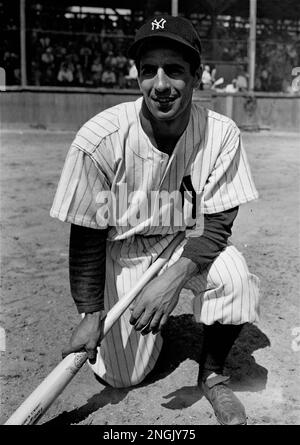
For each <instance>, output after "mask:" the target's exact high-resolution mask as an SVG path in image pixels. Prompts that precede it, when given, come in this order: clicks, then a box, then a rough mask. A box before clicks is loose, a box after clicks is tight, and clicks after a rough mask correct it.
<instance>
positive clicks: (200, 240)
mask: <svg viewBox="0 0 300 445" xmlns="http://www.w3.org/2000/svg"><path fill="white" fill-rule="evenodd" d="M237 213H238V207H234V208H233V209H229V210H226V211H224V212H220V213H213V214H209V215H208V214H206V215H204V230H203V233H202V235H200V236H199V237H191V238H189V239H188V241H187V243H186V245H185V247H184V250H183V253H182V255H181V256H182V257H185V258H189V259H190V260H192V261H193V262H194V263H195V264H197V265H198V267H199V270H200V271H202V270H203V269H205V268H206V267H208V266H209V265H210V264H211V263H212V262H213V261H214V260H215V259H216V258H217V256H218V255H219V254H220V252H221V251H222V250H223V249H225V247H226V246H227V241H228V238H229V237H230V236H231V228H232V225H233V222H234V220H235V218H236V216H237Z"/></svg>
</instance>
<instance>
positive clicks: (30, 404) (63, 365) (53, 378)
mask: <svg viewBox="0 0 300 445" xmlns="http://www.w3.org/2000/svg"><path fill="white" fill-rule="evenodd" d="M86 360H87V354H86V352H77V353H72V354H69V355H68V356H67V357H65V358H64V359H63V360H62V361H61V362H60V363H59V364H58V365H57V366H56V367H55V368H54V369H53V371H52V372H51V373H50V374H49V375H48V376H47V377H46V378H45V379H44V380H43V381H42V383H41V384H40V385H39V386H38V387H37V388H36V389H35V390H34V391H33V392H32V393H31V394H30V396H29V397H27V399H26V400H25V401H24V402H23V403H22V405H20V406H19V408H18V409H17V410H16V411H15V412H14V413H13V414H12V416H11V417H10V418H9V419H8V420H7V422H6V423H5V425H31V424H34V423H36V422H37V421H38V419H39V418H40V417H41V416H42V415H43V414H44V413H45V412H46V410H47V409H48V408H49V406H50V405H51V404H52V402H53V401H54V400H55V399H56V398H57V397H58V395H59V394H60V393H61V392H62V391H63V390H64V388H65V387H66V386H67V384H68V383H69V382H70V381H71V380H72V378H73V377H74V376H75V375H76V374H77V372H78V371H79V369H80V368H81V367H82V365H83V364H84V363H85V361H86Z"/></svg>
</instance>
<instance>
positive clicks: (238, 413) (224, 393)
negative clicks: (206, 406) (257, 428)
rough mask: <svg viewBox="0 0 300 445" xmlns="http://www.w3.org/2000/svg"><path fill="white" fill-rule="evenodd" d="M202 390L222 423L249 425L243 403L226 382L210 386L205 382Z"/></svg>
mask: <svg viewBox="0 0 300 445" xmlns="http://www.w3.org/2000/svg"><path fill="white" fill-rule="evenodd" d="M202 390H203V393H204V395H205V397H206V398H207V400H208V401H209V403H210V404H211V406H212V407H213V409H214V412H215V416H216V418H217V420H218V422H219V423H220V424H221V425H247V416H246V412H245V408H244V406H243V404H242V403H241V401H240V400H239V399H238V398H237V397H236V395H235V394H234V393H233V391H232V390H231V389H230V388H228V386H227V385H226V384H224V383H218V384H216V385H214V386H212V387H211V388H209V386H208V385H207V384H206V383H204V382H203V383H202Z"/></svg>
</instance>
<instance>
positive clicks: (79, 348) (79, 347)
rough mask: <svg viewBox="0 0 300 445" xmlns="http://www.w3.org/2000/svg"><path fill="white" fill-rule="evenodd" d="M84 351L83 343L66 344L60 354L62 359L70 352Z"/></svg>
mask: <svg viewBox="0 0 300 445" xmlns="http://www.w3.org/2000/svg"><path fill="white" fill-rule="evenodd" d="M84 351H85V349H84V345H77V346H70V345H68V346H66V347H65V348H64V349H63V350H62V352H61V355H62V358H63V359H64V358H65V357H66V356H67V355H69V354H71V353H72V352H84Z"/></svg>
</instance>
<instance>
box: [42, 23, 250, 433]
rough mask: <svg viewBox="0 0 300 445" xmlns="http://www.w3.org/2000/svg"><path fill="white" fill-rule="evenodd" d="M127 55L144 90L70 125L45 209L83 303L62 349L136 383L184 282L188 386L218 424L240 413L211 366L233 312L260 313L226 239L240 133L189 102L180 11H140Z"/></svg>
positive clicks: (217, 360) (217, 361)
mask: <svg viewBox="0 0 300 445" xmlns="http://www.w3.org/2000/svg"><path fill="white" fill-rule="evenodd" d="M129 56H130V57H131V58H132V59H134V60H135V63H136V66H137V70H138V82H139V86H140V89H141V92H142V97H140V98H138V99H137V100H136V101H134V102H128V103H122V104H120V105H117V106H114V107H112V108H109V109H107V110H105V111H103V112H101V113H99V114H98V115H96V116H94V117H93V118H92V119H90V120H89V121H88V122H87V123H86V124H85V125H83V127H82V128H81V129H80V130H79V131H78V133H77V134H76V137H75V139H74V141H73V143H72V145H71V147H70V150H69V152H68V155H67V158H66V161H65V165H64V168H63V171H62V174H61V178H60V182H59V185H58V189H57V192H56V195H55V199H54V202H53V206H52V209H51V216H53V217H56V218H58V219H60V220H61V221H66V222H69V223H70V224H71V234H70V284H71V293H72V296H73V299H74V301H75V303H76V306H77V309H78V311H79V313H80V314H81V315H82V319H81V321H80V322H79V324H78V326H77V327H76V328H75V330H74V332H73V334H72V337H71V339H70V342H69V344H68V346H67V347H66V348H65V350H64V355H66V354H68V353H70V352H75V351H80V350H86V351H87V354H88V357H89V362H90V366H91V367H92V369H93V371H94V372H95V373H96V374H97V375H98V376H99V377H100V378H101V379H102V380H103V381H105V382H106V383H107V384H109V385H111V386H113V387H116V388H122V387H128V386H131V385H136V384H138V383H140V382H141V381H142V380H143V379H144V378H145V376H146V375H147V374H148V373H149V372H150V371H151V370H152V369H153V367H154V365H155V363H156V361H157V358H158V356H159V353H160V351H161V347H162V337H161V334H160V331H161V329H162V327H163V326H164V324H165V323H166V321H167V319H168V316H169V315H170V313H171V312H172V311H173V309H174V308H175V306H176V305H177V303H178V300H179V296H180V292H181V290H182V289H183V288H187V289H191V290H192V293H193V296H194V297H193V311H194V316H195V319H196V321H198V322H201V323H203V324H204V345H203V348H202V353H201V357H199V377H198V385H199V386H200V387H201V388H202V390H203V393H204V395H205V397H206V398H207V399H208V400H209V402H210V403H211V405H212V407H213V409H214V412H215V414H216V417H217V419H218V421H219V422H220V423H221V424H226V425H238V424H245V423H246V414H245V409H244V407H243V405H242V404H241V402H240V401H239V400H238V398H237V397H236V396H235V395H234V393H233V392H232V391H231V389H230V388H229V386H228V381H229V377H228V376H225V375H224V374H223V367H224V362H225V359H226V357H227V355H228V353H229V351H230V349H231V347H232V345H233V343H234V341H235V340H236V338H237V336H238V335H239V332H240V330H241V328H242V326H243V324H244V323H246V322H249V323H253V322H255V321H257V320H258V297H259V281H258V278H257V277H256V276H255V275H253V274H251V273H250V272H249V270H248V267H247V265H246V262H245V260H244V258H243V256H242V254H241V253H240V252H239V251H238V250H237V249H236V248H235V247H234V246H233V245H231V244H230V243H229V242H228V239H229V237H230V235H231V229H232V225H233V222H234V220H235V218H236V216H237V213H238V207H239V205H240V204H243V203H245V202H248V201H250V200H253V199H256V198H257V196H258V194H257V191H256V189H255V186H254V183H253V180H252V177H251V173H250V170H249V166H248V162H247V158H246V154H245V151H244V148H243V145H242V142H241V137H240V132H239V130H238V128H237V126H236V124H235V123H234V122H233V121H232V120H231V119H229V118H227V117H225V116H222V115H220V114H218V113H215V112H213V111H211V110H208V109H205V108H202V107H201V106H199V105H198V104H196V103H193V102H192V94H193V90H194V88H197V87H198V85H199V82H200V79H201V44H200V40H199V37H198V34H197V33H196V31H195V29H194V27H193V26H192V24H191V23H190V22H189V21H188V20H186V19H183V18H179V17H171V16H160V17H154V18H152V19H150V20H148V21H147V22H146V23H145V24H144V25H143V26H142V27H141V28H140V29H139V31H138V32H137V34H136V37H135V41H134V43H133V45H132V46H131V48H130V50H129ZM195 214H196V215H198V218H199V215H201V216H202V220H203V227H202V230H201V231H200V232H199V234H198V236H194V237H188V236H186V237H185V238H184V241H183V242H182V243H181V244H180V245H179V246H178V248H177V249H176V250H175V251H174V253H173V255H172V257H171V259H170V260H169V262H168V264H167V265H166V267H164V269H163V270H162V271H161V273H160V274H158V276H156V277H155V278H154V279H153V280H151V281H150V283H148V285H146V286H145V287H144V289H143V291H142V292H141V293H140V294H139V296H138V297H137V299H136V301H135V302H134V304H133V305H132V306H131V308H130V309H129V310H127V311H126V312H125V313H124V315H123V316H122V317H121V318H120V319H119V321H118V322H117V323H116V324H115V325H114V327H113V328H112V330H111V331H110V332H109V333H108V335H107V336H106V337H105V338H104V339H103V340H102V341H101V348H100V347H99V345H100V339H101V319H102V318H103V316H104V314H105V312H107V311H108V310H109V309H110V308H111V307H112V306H113V305H114V304H115V303H116V302H117V301H118V300H119V299H120V298H122V296H123V295H125V294H126V293H127V292H128V291H129V290H130V289H131V288H132V286H133V285H134V284H135V283H136V281H137V280H138V279H139V278H140V277H141V276H142V275H143V273H144V272H145V271H146V270H147V268H148V267H149V266H150V265H151V264H152V262H153V261H155V259H156V258H157V257H158V256H159V255H160V254H161V252H162V251H163V250H164V249H165V247H166V246H167V245H168V244H169V243H170V242H171V240H172V239H173V238H174V237H175V236H176V234H178V232H182V231H184V232H185V233H187V228H188V227H191V226H192V227H195ZM178 215H179V216H178ZM193 224H194V225H193ZM197 233H198V232H197Z"/></svg>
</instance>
